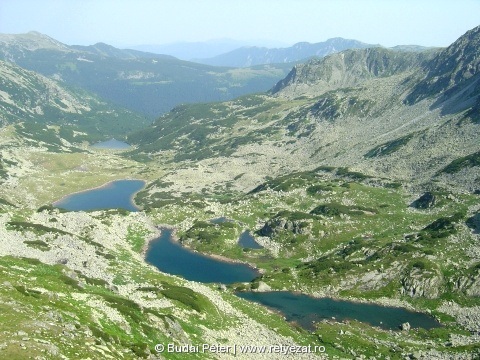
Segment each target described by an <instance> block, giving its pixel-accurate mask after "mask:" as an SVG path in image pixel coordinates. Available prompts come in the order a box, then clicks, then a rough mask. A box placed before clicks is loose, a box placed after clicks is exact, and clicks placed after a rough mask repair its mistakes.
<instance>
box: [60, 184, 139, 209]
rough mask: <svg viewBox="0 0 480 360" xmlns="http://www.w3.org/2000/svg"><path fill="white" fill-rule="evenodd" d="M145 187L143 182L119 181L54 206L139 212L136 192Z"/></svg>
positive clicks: (73, 196) (70, 196) (71, 197)
mask: <svg viewBox="0 0 480 360" xmlns="http://www.w3.org/2000/svg"><path fill="white" fill-rule="evenodd" d="M144 186H145V182H144V181H142V180H117V181H112V182H110V183H108V184H106V185H103V186H102V187H99V188H95V189H91V190H87V191H82V192H79V193H75V194H72V195H69V196H66V197H64V198H63V199H61V200H59V201H57V202H55V203H54V204H53V205H54V206H56V207H59V208H63V209H66V210H69V211H89V210H104V209H125V210H128V211H138V208H137V207H136V206H135V204H134V203H133V201H132V198H133V196H134V195H135V193H136V192H138V191H139V190H141V189H142V188H143V187H144Z"/></svg>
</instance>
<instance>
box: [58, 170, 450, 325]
mask: <svg viewBox="0 0 480 360" xmlns="http://www.w3.org/2000/svg"><path fill="white" fill-rule="evenodd" d="M144 185H145V182H144V181H141V180H118V181H113V182H110V183H108V184H106V185H104V186H102V187H99V188H95V189H91V190H87V191H83V192H79V193H75V194H72V195H69V196H66V197H64V198H62V199H61V200H59V201H57V202H56V203H54V206H56V207H60V208H64V209H66V210H69V211H91V210H101V209H111V208H122V209H125V210H128V211H138V208H137V207H136V206H135V204H134V203H133V200H132V199H133V196H134V194H135V193H136V192H138V191H140V190H141V189H142V188H143V187H144ZM213 220H215V219H213ZM161 230H162V232H161V235H160V236H159V237H158V238H157V239H155V240H153V241H152V242H150V246H149V248H148V251H147V253H146V261H147V262H149V263H150V264H152V265H154V266H156V267H157V268H158V269H159V270H160V271H162V272H165V273H169V274H172V275H178V276H181V277H183V278H185V279H187V280H192V281H198V282H203V283H223V284H232V283H235V282H249V281H251V280H253V279H254V278H255V277H256V276H258V274H259V273H258V271H257V270H256V269H254V268H252V267H251V266H248V265H246V264H241V263H235V262H227V261H221V260H217V259H214V258H212V257H209V256H206V255H202V254H199V253H197V252H193V251H191V250H188V249H186V248H184V247H182V246H181V245H180V244H179V243H178V242H176V241H174V240H173V238H172V230H170V229H165V228H163V229H161ZM244 234H245V233H244ZM248 235H249V236H250V237H251V235H250V234H248ZM242 236H243V237H246V236H247V235H243V234H242ZM252 238H253V237H252ZM239 240H242V239H239ZM251 241H252V239H249V244H252V243H251ZM253 241H254V239H253ZM239 246H245V245H244V242H242V241H240V243H239ZM237 295H238V296H239V297H242V298H244V299H247V300H250V301H255V302H258V303H260V304H263V305H265V306H267V307H269V308H271V309H274V310H276V311H280V312H281V313H282V314H283V315H284V316H285V317H286V319H287V320H288V321H294V322H296V323H298V324H299V325H301V326H302V327H304V328H305V329H308V330H314V323H315V322H318V321H321V320H323V319H332V318H334V319H335V320H337V321H342V320H346V319H355V320H358V321H362V322H367V323H369V324H371V325H373V326H379V327H382V328H384V329H392V330H395V329H398V328H399V325H400V324H402V323H405V322H408V323H410V325H411V326H412V327H414V328H415V327H421V328H425V329H431V328H434V327H439V326H441V325H440V323H438V322H437V321H436V320H435V319H434V318H433V317H432V316H429V315H427V314H424V313H418V312H412V311H408V310H406V309H403V308H397V307H386V306H381V305H376V304H365V303H356V302H350V301H339V300H332V299H329V298H314V297H311V296H307V295H303V294H297V293H292V292H288V291H270V292H239V293H237Z"/></svg>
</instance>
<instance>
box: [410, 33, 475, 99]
mask: <svg viewBox="0 0 480 360" xmlns="http://www.w3.org/2000/svg"><path fill="white" fill-rule="evenodd" d="M424 73H425V77H424V79H423V80H422V81H421V82H420V83H419V84H418V85H417V86H416V87H415V89H414V90H413V91H412V93H411V94H410V95H409V96H408V98H407V102H408V103H415V102H417V101H420V100H422V99H425V98H427V97H430V96H437V95H440V94H443V95H446V96H447V97H448V96H450V95H451V93H452V92H453V91H456V90H460V89H461V88H464V87H465V86H468V85H469V84H471V83H473V82H475V83H477V85H476V86H471V87H470V90H469V91H467V92H468V93H469V92H472V91H473V92H474V93H475V91H478V90H475V89H476V87H478V86H480V77H479V74H480V26H477V27H475V28H473V29H471V30H469V31H467V32H466V33H465V34H464V35H462V36H461V37H460V38H458V39H457V40H456V41H455V42H454V43H453V44H452V45H450V46H449V47H447V48H445V49H443V50H442V51H440V52H439V53H438V54H437V56H435V58H434V59H433V60H431V61H430V62H428V63H426V64H425V66H424ZM464 95H468V94H464ZM473 95H474V96H475V94H473ZM467 97H468V96H467Z"/></svg>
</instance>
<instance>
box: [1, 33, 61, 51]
mask: <svg viewBox="0 0 480 360" xmlns="http://www.w3.org/2000/svg"><path fill="white" fill-rule="evenodd" d="M0 45H2V46H5V47H9V48H14V49H17V50H27V51H35V50H39V49H55V50H60V51H70V49H69V47H68V46H67V45H65V44H63V43H61V42H60V41H57V40H55V39H53V38H51V37H50V36H48V35H45V34H42V33H40V32H38V31H29V32H28V33H25V34H0Z"/></svg>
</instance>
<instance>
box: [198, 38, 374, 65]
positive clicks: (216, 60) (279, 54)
mask: <svg viewBox="0 0 480 360" xmlns="http://www.w3.org/2000/svg"><path fill="white" fill-rule="evenodd" d="M374 46H378V45H372V44H366V43H363V42H361V41H358V40H351V39H344V38H340V37H337V38H331V39H328V40H326V41H324V42H319V43H313V44H312V43H308V42H298V43H296V44H294V45H292V46H290V47H287V48H267V47H258V46H245V47H241V48H238V49H235V50H232V51H230V52H227V53H225V54H221V55H217V56H215V57H213V58H210V59H195V61H197V62H200V63H202V64H207V65H215V66H233V67H248V66H253V65H261V64H276V63H289V62H291V63H294V62H298V61H305V59H307V58H310V57H314V56H318V57H324V56H327V55H330V54H332V53H335V52H339V51H342V50H345V49H355V48H367V47H374Z"/></svg>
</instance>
